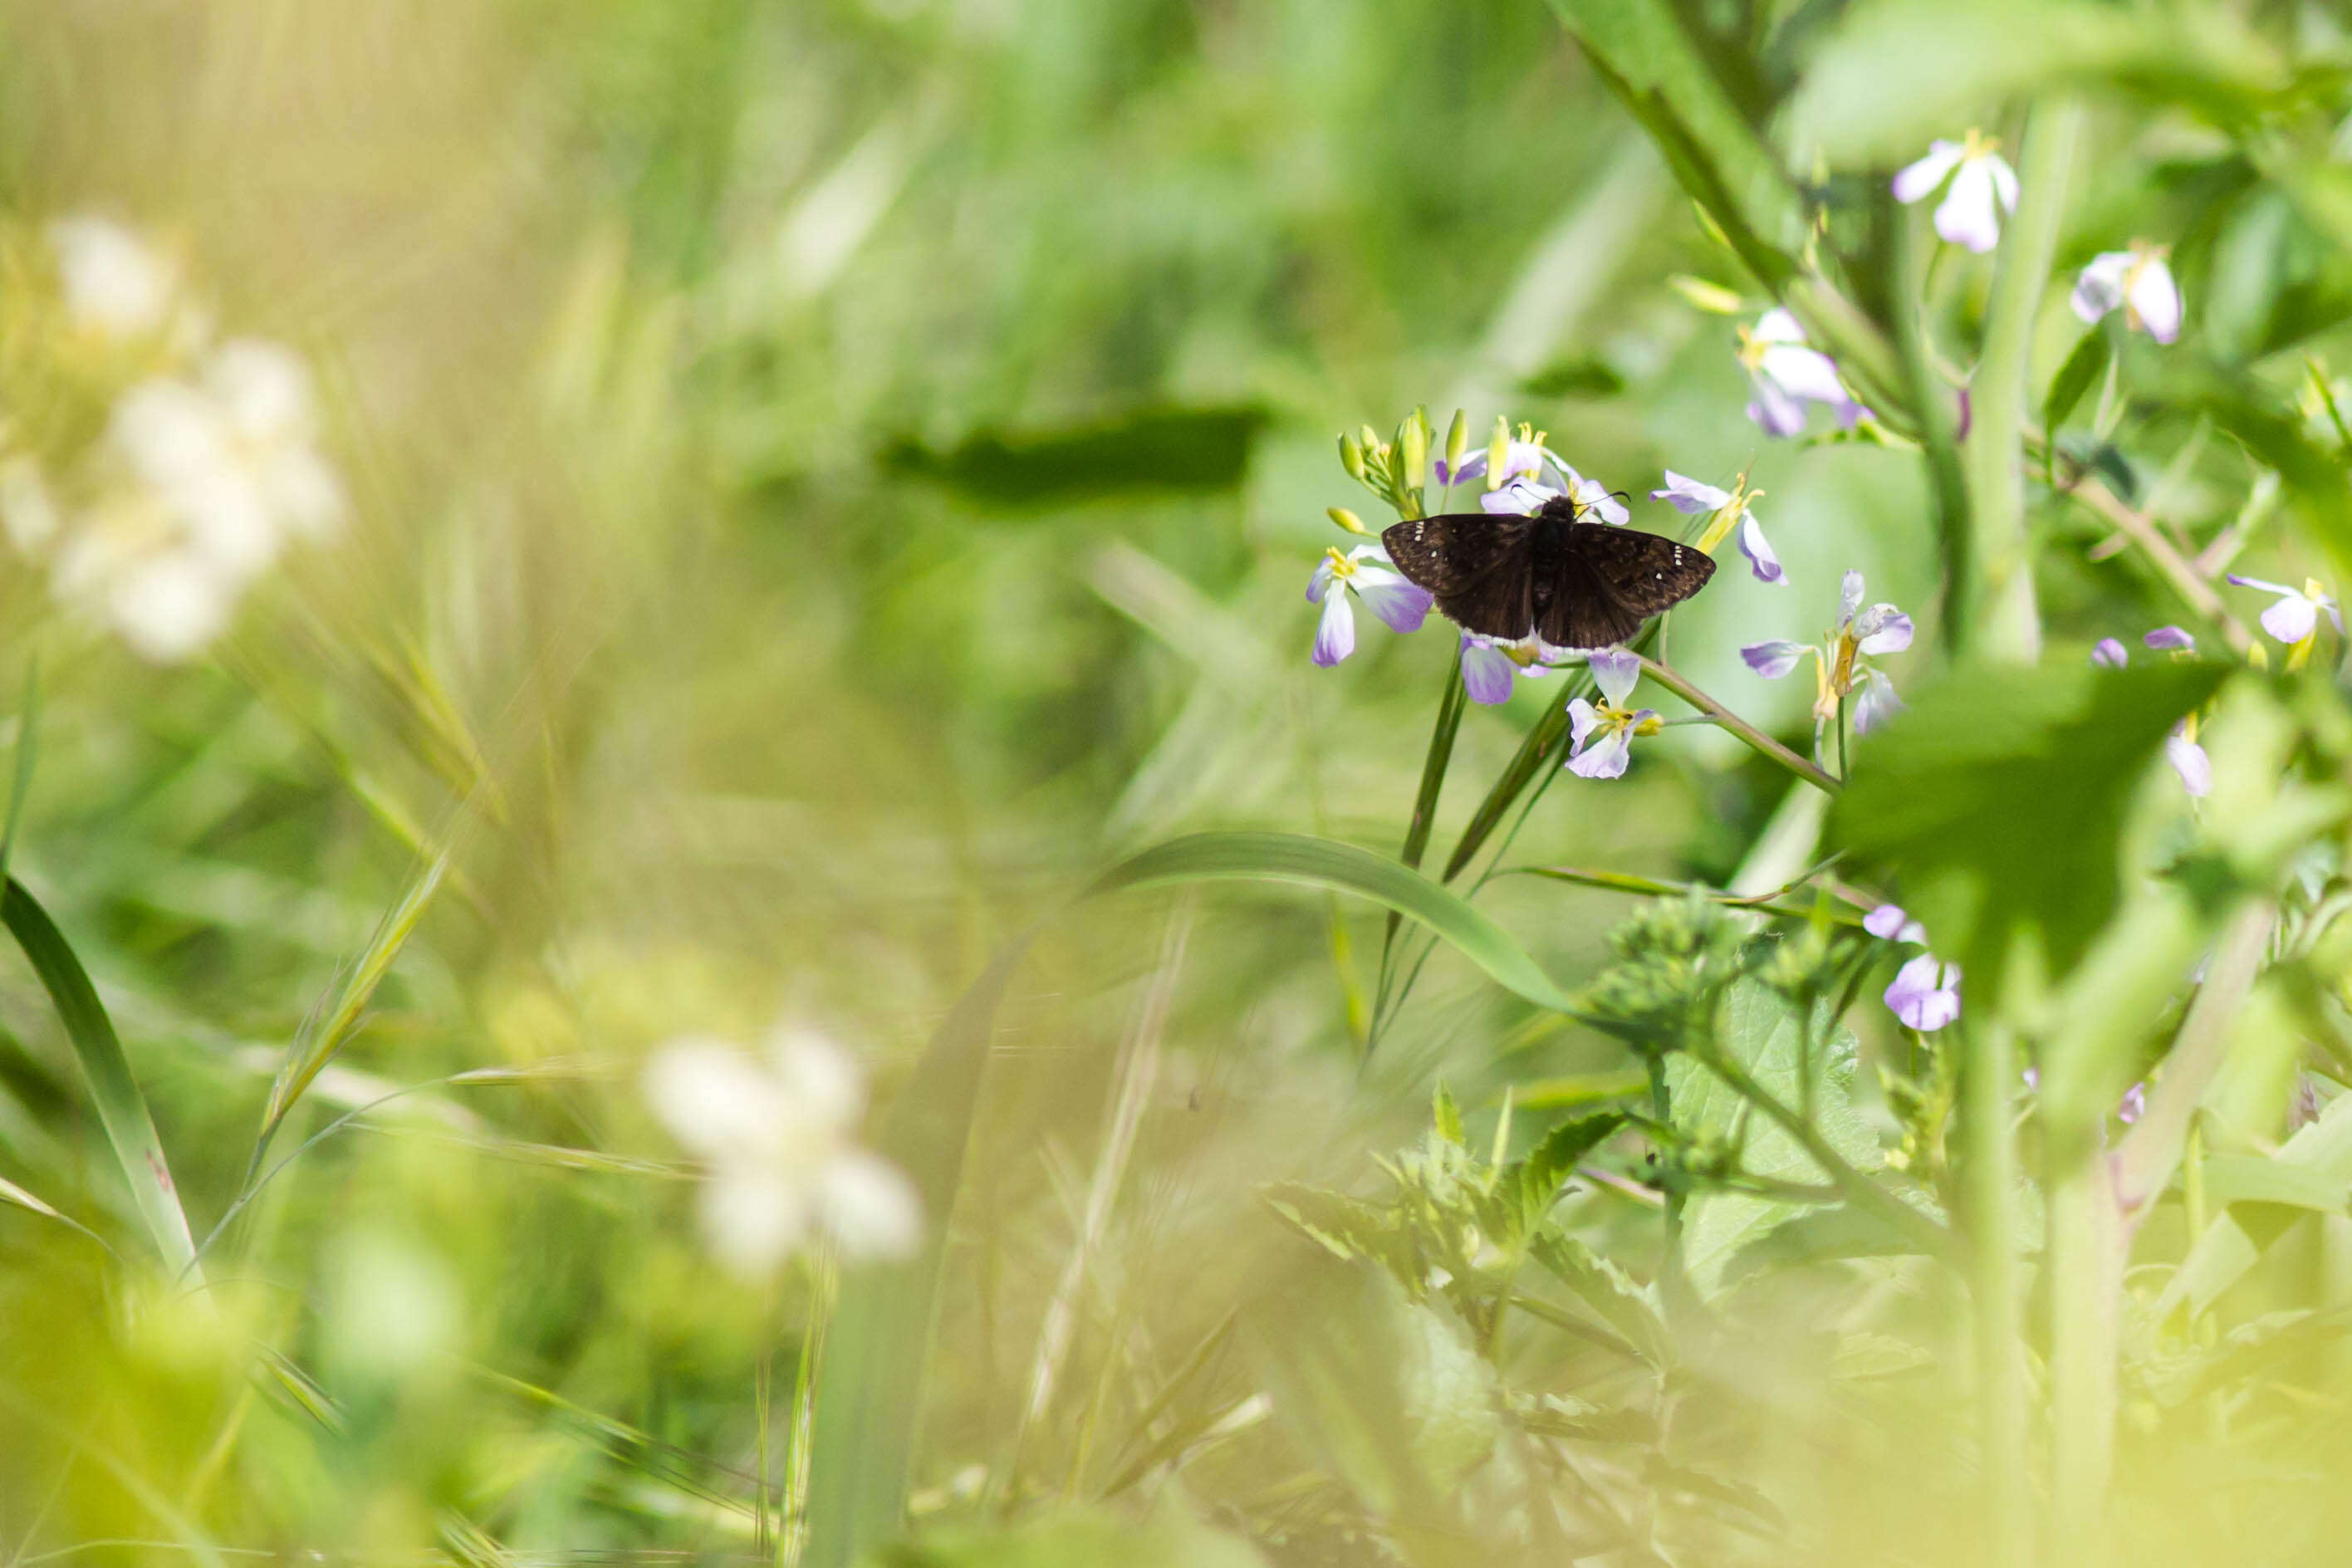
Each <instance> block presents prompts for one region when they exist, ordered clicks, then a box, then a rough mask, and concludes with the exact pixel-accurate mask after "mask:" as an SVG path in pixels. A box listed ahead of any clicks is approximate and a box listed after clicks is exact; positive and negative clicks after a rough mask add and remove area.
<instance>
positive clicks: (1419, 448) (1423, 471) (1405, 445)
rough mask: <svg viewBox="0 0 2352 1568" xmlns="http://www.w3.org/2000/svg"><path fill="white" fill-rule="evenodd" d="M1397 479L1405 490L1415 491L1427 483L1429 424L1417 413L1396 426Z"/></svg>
mask: <svg viewBox="0 0 2352 1568" xmlns="http://www.w3.org/2000/svg"><path fill="white" fill-rule="evenodd" d="M1397 456H1398V458H1400V459H1401V462H1400V465H1399V470H1398V475H1397V477H1398V479H1400V480H1402V483H1403V485H1404V488H1405V489H1412V490H1417V489H1421V487H1422V486H1423V485H1424V484H1426V483H1428V482H1429V422H1428V421H1427V420H1426V419H1423V417H1422V416H1421V415H1420V414H1419V413H1418V412H1416V413H1415V414H1414V415H1413V416H1412V418H1410V419H1408V420H1406V421H1405V422H1404V423H1403V424H1402V425H1401V426H1397Z"/></svg>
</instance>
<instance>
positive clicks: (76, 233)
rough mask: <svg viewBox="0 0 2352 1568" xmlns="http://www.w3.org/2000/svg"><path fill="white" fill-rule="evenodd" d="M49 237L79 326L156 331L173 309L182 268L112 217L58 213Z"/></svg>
mask: <svg viewBox="0 0 2352 1568" xmlns="http://www.w3.org/2000/svg"><path fill="white" fill-rule="evenodd" d="M48 237H49V248H50V249H51V250H52V251H53V252H55V253H56V256H57V258H58V280H59V282H61V283H62V284H63V285H64V288H65V306H66V314H67V316H68V317H69V318H71V320H72V321H73V322H74V324H75V325H76V326H79V327H86V328H89V329H90V330H91V331H98V332H101V333H104V334H105V335H107V336H109V337H116V338H134V337H140V336H142V335H144V334H146V333H148V332H152V331H155V330H156V329H157V328H159V327H161V326H162V325H163V322H164V321H165V319H166V318H167V317H168V316H169V315H170V314H171V310H172V296H173V293H174V292H176V291H177V289H178V287H179V268H177V267H175V266H174V265H173V263H172V262H171V261H170V260H169V259H168V258H165V257H163V256H161V255H159V254H157V253H156V251H155V250H154V249H153V248H152V247H150V246H149V245H148V244H147V242H146V241H145V240H143V239H142V238H141V237H139V236H138V234H136V233H135V232H133V231H132V230H131V229H129V228H127V227H125V226H122V225H121V224H119V223H116V222H115V221H114V220H113V219H111V218H103V217H91V216H81V217H68V218H59V219H58V221H56V222H55V223H52V224H51V225H49V233H48Z"/></svg>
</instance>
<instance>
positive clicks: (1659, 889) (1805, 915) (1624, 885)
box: [1495, 866, 1862, 927]
mask: <svg viewBox="0 0 2352 1568" xmlns="http://www.w3.org/2000/svg"><path fill="white" fill-rule="evenodd" d="M1495 875H1496V876H1498V877H1543V878H1547V879H1549V880H1551V881H1555V882H1573V883H1575V884H1576V885H1577V886H1579V887H1580V888H1606V889H1609V890H1610V891H1612V892H1618V893H1640V894H1643V895H1645V896H1647V897H1651V898H1688V897H1690V896H1691V895H1692V894H1693V893H1696V894H1697V895H1698V896H1699V897H1700V898H1702V899H1705V900H1707V901H1708V902H1709V903H1716V904H1724V905H1727V906H1729V907H1730V908H1733V909H1741V910H1763V911H1764V912H1765V913H1767V914H1775V915H1794V916H1796V917H1797V918H1799V919H1800V920H1804V919H1810V918H1811V916H1812V914H1813V913H1814V910H1815V906H1814V905H1812V904H1809V903H1804V904H1798V903H1786V902H1783V901H1782V900H1783V896H1784V895H1786V894H1788V893H1790V892H1792V891H1794V890H1795V889H1797V888H1799V887H1801V886H1802V882H1801V881H1798V882H1791V883H1790V884H1789V886H1787V887H1785V888H1777V889H1773V890H1772V891H1771V892H1769V893H1764V894H1760V895H1758V894H1748V893H1727V892H1725V891H1723V890H1722V889H1718V888H1710V887H1707V886H1706V884H1705V883H1701V882H1669V881H1664V880H1661V879H1658V878H1655V877H1636V876H1634V875H1633V873H1632V872H1630V871H1587V870H1580V869H1579V868H1576V867H1573V866H1507V867H1505V868H1502V869H1500V870H1498V871H1496V873H1495ZM1827 918H1828V919H1829V920H1830V921H1832V922H1833V923H1835V924H1838V925H1846V926H1856V927H1859V926H1860V925H1861V924H1862V917H1861V916H1860V915H1859V914H1855V913H1853V912H1851V911H1847V912H1843V913H1841V912H1838V911H1835V910H1832V911H1830V912H1829V913H1828V916H1827Z"/></svg>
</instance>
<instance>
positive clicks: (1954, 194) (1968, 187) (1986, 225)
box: [1936, 158, 2000, 256]
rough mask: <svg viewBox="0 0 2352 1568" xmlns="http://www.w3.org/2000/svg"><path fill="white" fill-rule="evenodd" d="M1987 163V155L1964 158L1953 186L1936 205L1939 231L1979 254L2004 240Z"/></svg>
mask: <svg viewBox="0 0 2352 1568" xmlns="http://www.w3.org/2000/svg"><path fill="white" fill-rule="evenodd" d="M1987 163H1988V160H1987V159H1984V158H1969V159H1966V160H1964V161H1963V162H1962V163H1961V164H1960V172H1959V173H1958V174H1954V175H1953V176H1952V188H1951V189H1950V190H1949V191H1948V192H1946V193H1945V195H1944V199H1943V201H1942V202H1941V203H1939V204H1937V207H1936V232H1937V234H1939V235H1941V236H1943V237H1944V238H1945V239H1947V240H1948V241H1950V242H1951V243H1952V244H1954V245H1961V246H1966V247H1968V248H1969V249H1970V250H1972V251H1975V252H1976V253H1977V254H1978V255H1979V256H1982V255H1983V254H1984V253H1985V252H1986V251H1988V250H1990V249H1991V248H1992V247H1994V246H1996V245H1999V244H2000V213H1999V212H1998V211H1997V210H1996V201H1997V198H1996V196H1995V195H1994V192H1993V173H1992V170H1991V169H1990V168H1989V167H1987V166H1986V165H1987Z"/></svg>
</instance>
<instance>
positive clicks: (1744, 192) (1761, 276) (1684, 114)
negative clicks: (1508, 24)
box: [1552, 0, 1805, 293]
mask: <svg viewBox="0 0 2352 1568" xmlns="http://www.w3.org/2000/svg"><path fill="white" fill-rule="evenodd" d="M1552 9H1553V10H1554V11H1555V12H1557V13H1559V19H1560V21H1561V22H1562V23H1563V24H1564V25H1565V26H1567V28H1568V30H1569V32H1570V33H1571V34H1572V35H1574V37H1575V38H1576V41H1577V42H1578V43H1579V44H1580V45H1581V46H1582V47H1583V49H1584V52H1585V55H1586V58H1589V59H1591V62H1592V65H1593V68H1594V69H1595V70H1596V71H1598V72H1599V74H1600V76H1601V79H1602V80H1603V81H1605V82H1607V83H1608V84H1609V86H1610V88H1611V89H1612V90H1613V91H1614V92H1615V93H1616V94H1617V96H1618V97H1619V98H1620V99H1621V100H1623V102H1624V104H1625V107H1626V108H1627V109H1629V110H1633V117H1634V118H1635V119H1637V120H1639V121H1641V122H1642V125H1643V129H1644V130H1646V131H1648V132H1649V133H1650V136H1651V139H1652V140H1653V141H1654V142H1656V143H1657V144H1658V150H1659V151H1660V152H1661V153H1664V154H1665V159H1666V163H1667V165H1668V166H1669V167H1671V168H1672V169H1673V170H1674V173H1675V180H1676V181H1677V182H1679V183H1680V184H1681V185H1682V187H1683V189H1684V190H1685V192H1687V193H1688V194H1689V195H1690V197H1691V199H1692V200H1694V201H1696V202H1697V203H1698V205H1700V207H1701V208H1702V209H1704V210H1705V211H1706V215H1707V216H1708V217H1709V218H1710V219H1712V220H1713V221H1714V223H1715V226H1717V228H1718V229H1720V230H1721V231H1722V232H1723V236H1724V237H1725V238H1726V239H1727V240H1728V241H1729V242H1730V244H1731V247H1732V249H1734V250H1735V251H1737V252H1738V254H1739V258H1740V260H1741V261H1742V262H1744V263H1746V265H1747V267H1748V270H1749V271H1750V272H1752V273H1753V274H1755V276H1756V278H1757V279H1758V280H1759V281H1760V282H1762V283H1763V284H1764V285H1765V286H1766V287H1767V288H1769V289H1772V290H1773V291H1774V292H1776V293H1777V292H1779V291H1780V289H1781V288H1782V287H1783V286H1785V285H1786V284H1787V282H1788V281H1789V279H1790V278H1792V277H1793V276H1795V274H1796V271H1797V264H1796V262H1795V260H1794V259H1793V257H1794V255H1795V253H1796V251H1797V250H1798V249H1799V247H1801V246H1802V245H1803V244H1804V238H1805V225H1804V213H1803V210H1802V208H1801V205H1800V204H1799V202H1798V200H1797V194H1796V190H1795V187H1794V186H1793V185H1791V184H1790V182H1789V179H1788V176H1787V175H1786V174H1784V173H1783V172H1782V170H1781V168H1780V161H1779V159H1778V158H1777V157H1776V156H1775V155H1774V153H1773V152H1772V150H1771V149H1770V148H1769V146H1767V145H1766V144H1765V142H1764V140H1763V138H1762V137H1761V136H1760V135H1759V134H1758V132H1757V131H1756V128H1755V127H1754V126H1753V125H1751V124H1750V123H1748V120H1747V119H1746V118H1745V117H1744V116H1743V115H1742V114H1741V113H1740V110H1739V108H1738V104H1737V103H1735V102H1734V101H1733V100H1732V97H1731V95H1730V94H1729V93H1728V92H1727V91H1726V90H1725V89H1724V85H1723V83H1722V82H1721V81H1720V80H1718V79H1717V78H1716V76H1715V74H1714V73H1713V72H1712V71H1711V70H1709V69H1708V68H1707V65H1706V59H1705V58H1703V57H1702V56H1701V55H1700V53H1699V51H1698V49H1697V47H1696V45H1695V44H1694V43H1693V40H1692V38H1691V36H1690V34H1689V33H1688V32H1687V31H1686V30H1685V27H1684V25H1683V21H1682V17H1681V16H1680V15H1679V14H1678V9H1677V7H1676V6H1675V5H1672V4H1671V3H1670V0H1552Z"/></svg>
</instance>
